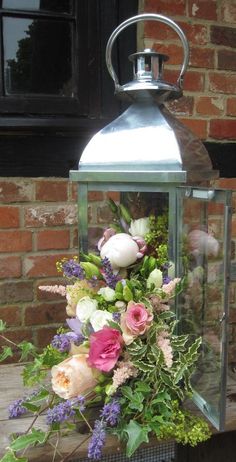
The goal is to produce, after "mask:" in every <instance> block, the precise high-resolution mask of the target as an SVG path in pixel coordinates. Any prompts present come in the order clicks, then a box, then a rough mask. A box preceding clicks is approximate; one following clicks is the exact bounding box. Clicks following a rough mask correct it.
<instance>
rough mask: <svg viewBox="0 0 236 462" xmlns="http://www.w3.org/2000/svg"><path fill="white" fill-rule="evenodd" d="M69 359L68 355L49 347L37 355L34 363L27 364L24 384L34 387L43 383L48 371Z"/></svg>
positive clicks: (24, 370)
mask: <svg viewBox="0 0 236 462" xmlns="http://www.w3.org/2000/svg"><path fill="white" fill-rule="evenodd" d="M66 357H67V355H66V353H60V352H59V351H58V350H56V349H55V348H53V347H52V346H51V345H48V346H47V347H46V348H44V350H43V352H42V353H40V354H37V356H36V357H35V358H34V361H33V362H31V363H29V364H26V366H25V367H24V369H23V383H24V385H26V386H29V387H30V386H32V385H35V384H37V383H39V382H42V381H43V380H44V379H45V377H46V375H47V372H48V370H49V369H50V368H51V367H52V366H54V365H55V364H58V363H59V362H61V361H63V360H64V359H65V358H66Z"/></svg>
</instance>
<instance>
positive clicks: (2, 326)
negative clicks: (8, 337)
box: [0, 319, 7, 332]
mask: <svg viewBox="0 0 236 462" xmlns="http://www.w3.org/2000/svg"><path fill="white" fill-rule="evenodd" d="M6 327H7V325H6V323H5V322H4V321H3V320H2V319H0V332H4V330H5V329H6Z"/></svg>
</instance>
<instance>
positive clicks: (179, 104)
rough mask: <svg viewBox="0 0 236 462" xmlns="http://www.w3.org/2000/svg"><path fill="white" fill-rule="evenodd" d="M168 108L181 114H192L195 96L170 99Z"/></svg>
mask: <svg viewBox="0 0 236 462" xmlns="http://www.w3.org/2000/svg"><path fill="white" fill-rule="evenodd" d="M168 109H169V110H170V111H171V112H174V113H175V114H179V115H192V113H193V97H192V96H182V98H180V99H176V100H173V101H170V102H169V103H168Z"/></svg>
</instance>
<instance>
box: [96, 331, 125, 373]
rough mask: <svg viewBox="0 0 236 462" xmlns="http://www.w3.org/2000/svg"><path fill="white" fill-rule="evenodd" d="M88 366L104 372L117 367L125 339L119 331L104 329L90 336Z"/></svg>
mask: <svg viewBox="0 0 236 462" xmlns="http://www.w3.org/2000/svg"><path fill="white" fill-rule="evenodd" d="M89 340H90V349H89V356H88V364H89V365H90V366H91V367H95V368H96V369H99V370H100V371H102V372H109V371H111V369H113V367H114V366H115V364H116V362H117V360H118V358H119V356H120V353H121V349H122V344H123V339H122V336H121V334H120V332H119V331H118V330H117V329H112V328H110V327H103V329H101V330H98V331H97V332H95V333H93V334H92V335H91V336H90V339H89Z"/></svg>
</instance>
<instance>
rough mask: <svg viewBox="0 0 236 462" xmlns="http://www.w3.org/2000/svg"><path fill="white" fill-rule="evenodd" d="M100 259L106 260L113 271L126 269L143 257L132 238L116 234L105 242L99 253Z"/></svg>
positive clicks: (124, 234) (123, 234) (127, 235)
mask: <svg viewBox="0 0 236 462" xmlns="http://www.w3.org/2000/svg"><path fill="white" fill-rule="evenodd" d="M100 255H101V258H108V259H109V261H110V264H111V266H112V268H113V269H114V270H119V268H127V266H129V265H132V264H133V263H135V262H136V260H137V258H141V257H143V254H142V253H141V252H139V246H138V244H136V242H135V241H134V240H133V238H132V236H130V235H129V234H126V233H118V234H115V235H114V236H111V237H110V239H109V240H108V241H107V242H105V244H104V245H103V246H102V248H101V251H100Z"/></svg>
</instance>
